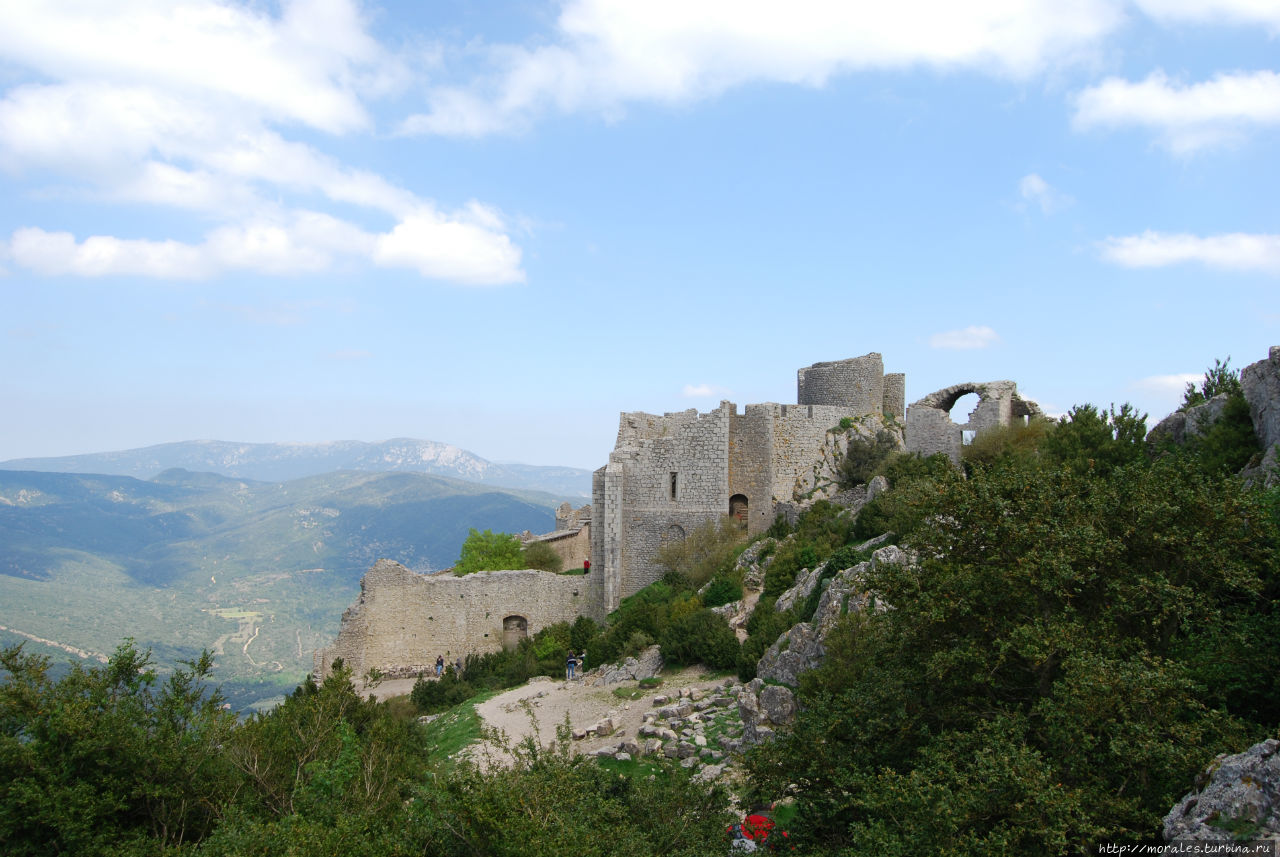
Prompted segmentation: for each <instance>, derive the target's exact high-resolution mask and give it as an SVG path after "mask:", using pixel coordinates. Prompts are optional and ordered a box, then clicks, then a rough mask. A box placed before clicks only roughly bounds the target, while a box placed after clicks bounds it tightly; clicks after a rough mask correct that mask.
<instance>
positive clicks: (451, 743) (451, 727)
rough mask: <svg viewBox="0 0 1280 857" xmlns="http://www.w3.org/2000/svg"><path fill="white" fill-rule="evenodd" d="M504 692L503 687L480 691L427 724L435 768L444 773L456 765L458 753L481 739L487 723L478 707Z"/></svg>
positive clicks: (428, 742)
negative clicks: (482, 718) (484, 725)
mask: <svg viewBox="0 0 1280 857" xmlns="http://www.w3.org/2000/svg"><path fill="white" fill-rule="evenodd" d="M501 692H502V690H501V689H499V690H487V691H485V692H484V693H478V694H476V695H475V696H473V697H471V698H470V699H468V700H467V701H466V702H464V703H461V704H460V705H455V706H454V707H453V708H451V709H450V710H449V711H446V712H445V713H444V714H442V715H440V716H439V717H438V718H436V719H435V720H433V721H431V722H430V723H428V724H427V726H426V741H427V746H428V747H429V748H430V754H431V759H432V763H431V766H430V767H431V768H432V770H435V771H437V772H440V771H447V770H451V769H452V768H454V767H456V766H457V764H458V762H457V759H456V756H457V755H458V753H460V752H462V750H464V749H466V748H467V747H469V746H471V745H472V744H474V743H476V742H477V741H479V740H480V739H481V737H482V736H481V731H482V726H483V724H482V722H481V720H480V715H479V714H478V713H477V712H476V706H477V705H478V704H479V703H481V702H484V701H485V700H487V699H490V698H492V697H494V696H497V695H498V694H499V693H501Z"/></svg>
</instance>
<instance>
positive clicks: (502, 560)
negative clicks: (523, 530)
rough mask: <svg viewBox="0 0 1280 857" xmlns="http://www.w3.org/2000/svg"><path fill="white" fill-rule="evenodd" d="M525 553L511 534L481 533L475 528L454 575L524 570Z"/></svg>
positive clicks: (454, 570)
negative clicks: (514, 569)
mask: <svg viewBox="0 0 1280 857" xmlns="http://www.w3.org/2000/svg"><path fill="white" fill-rule="evenodd" d="M524 567H525V566H524V552H523V551H522V550H521V548H520V540H519V539H518V538H516V537H515V536H513V535H511V534H510V533H495V532H492V531H490V530H485V531H484V532H480V531H479V530H477V529H475V528H474V527H473V528H472V529H471V531H470V532H469V533H468V535H467V540H466V541H465V542H463V543H462V555H461V556H459V557H458V562H457V564H456V565H454V567H453V573H454V574H458V575H462V574H474V573H475V572H477V571H505V570H506V569H513V568H516V569H518V568H524Z"/></svg>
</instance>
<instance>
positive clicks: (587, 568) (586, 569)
mask: <svg viewBox="0 0 1280 857" xmlns="http://www.w3.org/2000/svg"><path fill="white" fill-rule="evenodd" d="M582 573H583V574H590V573H591V560H589V559H584V560H583V561H582Z"/></svg>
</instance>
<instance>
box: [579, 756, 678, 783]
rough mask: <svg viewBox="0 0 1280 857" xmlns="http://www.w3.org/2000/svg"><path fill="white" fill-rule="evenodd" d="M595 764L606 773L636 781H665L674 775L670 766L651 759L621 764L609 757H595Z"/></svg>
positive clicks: (634, 760)
mask: <svg viewBox="0 0 1280 857" xmlns="http://www.w3.org/2000/svg"><path fill="white" fill-rule="evenodd" d="M595 762H596V764H597V765H599V766H600V767H602V768H604V769H605V770H606V771H612V772H614V773H616V774H617V775H618V776H619V777H626V778H628V779H635V778H636V777H649V776H653V777H657V778H658V779H660V780H661V779H663V778H665V777H670V776H671V775H672V773H673V772H672V769H671V766H670V765H664V764H662V763H661V762H656V761H651V760H650V758H641V759H631V760H630V761H628V762H619V761H618V760H617V759H612V758H609V757H608V756H605V757H603V758H602V757H600V756H596V757H595Z"/></svg>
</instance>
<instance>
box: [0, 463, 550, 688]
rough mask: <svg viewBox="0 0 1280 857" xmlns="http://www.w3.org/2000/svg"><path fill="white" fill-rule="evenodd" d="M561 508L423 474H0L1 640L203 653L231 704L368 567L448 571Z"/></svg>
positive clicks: (294, 664) (276, 664)
mask: <svg viewBox="0 0 1280 857" xmlns="http://www.w3.org/2000/svg"><path fill="white" fill-rule="evenodd" d="M414 443H417V442H414ZM169 446H170V447H183V446H187V447H196V448H198V447H200V446H203V445H201V444H189V445H188V444H171V445H169ZM210 446H213V445H210ZM217 446H220V447H224V448H228V449H244V448H245V447H247V446H248V445H236V444H224V445H217ZM261 446H263V447H267V448H268V449H270V448H277V447H278V446H279V445H274V444H270V445H268V444H264V445H261ZM284 448H285V449H287V448H288V447H284ZM155 449H161V448H159V447H153V450H155ZM251 451H252V452H256V453H258V454H262V453H263V452H265V451H264V450H253V449H252V448H251V447H250V448H249V449H248V450H246V451H245V453H244V455H246V456H248V453H249V452H251ZM138 452H139V453H145V452H146V450H140V451H138ZM458 452H461V451H460V450H459V451H458ZM117 455H119V456H121V457H127V455H128V454H126V453H119V454H117ZM462 455H464V456H465V455H466V453H462ZM249 457H251V456H249ZM405 457H406V458H407V453H406V456H405ZM77 458H78V459H81V460H82V462H84V463H85V466H96V465H93V461H94V459H95V457H94V456H77ZM267 459H268V461H269V456H267ZM151 460H153V461H154V460H158V456H154V455H153V457H152V459H151ZM348 460H351V459H348ZM402 460H403V459H402ZM476 460H477V461H479V459H476ZM55 461H56V459H55ZM481 463H484V462H481ZM10 465H12V462H10ZM120 466H125V465H124V464H123V463H122V464H121V465H120ZM138 466H141V465H138ZM200 466H201V467H204V468H207V467H208V460H207V459H205V460H203V461H202V462H201V464H200ZM223 466H225V467H232V466H234V467H237V468H239V467H246V466H247V465H246V464H243V463H231V462H227V463H225V464H224V465H223ZM279 466H280V467H285V466H286V465H285V464H284V463H281V464H280V465H279ZM298 466H303V465H302V464H299V465H298ZM531 469H535V468H531ZM544 469H547V470H554V469H555V468H544ZM565 469H566V470H568V468H565ZM276 472H280V471H276ZM563 497H564V494H563V493H556V494H546V493H538V492H532V491H513V490H509V489H500V488H496V487H491V486H484V485H478V484H476V483H475V482H467V481H462V480H458V479H452V478H444V477H440V476H432V475H427V474H422V473H386V472H383V473H362V472H358V471H353V470H346V471H341V472H334V473H327V474H322V475H316V476H307V477H305V478H302V479H293V480H288V481H283V482H259V481H253V480H249V479H244V478H234V477H227V476H220V475H216V474H213V473H193V472H190V471H187V470H181V469H170V470H166V471H164V472H162V473H160V474H158V475H156V476H155V478H154V479H151V480H146V481H144V480H139V479H136V478H133V477H129V476H120V475H110V474H105V475H104V474H71V473H47V472H34V471H15V470H0V644H8V643H18V642H24V641H25V642H26V643H27V644H28V645H30V646H39V647H41V648H40V649H39V650H40V651H45V652H46V653H48V654H51V655H52V656H53V657H54V660H55V661H61V660H65V659H66V657H67V654H66V653H67V652H74V653H87V654H88V655H89V656H93V655H103V654H109V653H110V652H111V651H112V650H113V649H114V647H115V646H116V645H117V644H118V643H119V642H120V641H121V640H122V639H124V638H125V637H133V638H135V639H136V640H137V642H138V643H139V645H141V646H143V647H150V648H152V649H153V650H154V651H155V653H156V655H157V659H158V660H159V661H161V662H166V663H169V664H172V663H174V662H175V661H176V660H177V659H180V658H191V657H193V656H195V655H196V654H198V653H199V651H200V650H201V649H203V648H206V647H207V648H211V649H213V650H214V652H215V661H216V663H217V665H218V672H217V678H218V679H219V680H220V681H221V682H222V683H223V686H224V690H226V691H228V694H229V696H230V697H231V699H232V701H233V703H235V705H236V707H237V708H241V707H243V706H247V705H251V704H253V703H260V702H262V701H263V700H266V699H270V698H273V697H277V696H278V695H279V694H280V693H283V692H288V691H289V690H292V688H293V687H294V686H295V685H296V684H297V682H298V681H299V680H300V679H301V678H302V676H303V675H305V674H306V673H307V672H308V671H309V670H310V668H311V652H312V651H313V650H314V649H316V648H318V647H319V646H322V645H325V644H327V643H328V642H329V641H330V640H331V639H332V637H333V635H334V634H335V633H337V629H338V620H339V616H340V615H341V613H342V611H343V609H344V608H345V607H346V606H347V605H349V604H350V603H351V602H352V601H353V600H354V598H355V596H356V594H357V593H358V591H359V585H358V584H359V580H360V577H361V576H362V575H363V574H364V572H365V571H366V570H367V569H368V568H369V566H371V565H372V564H373V563H374V562H375V561H376V560H377V559H379V558H382V557H387V558H390V559H395V560H397V561H399V562H402V563H404V564H405V565H408V566H409V567H411V568H415V569H417V570H420V571H428V570H436V569H441V568H446V567H448V566H450V565H452V564H453V563H454V562H455V561H456V560H457V558H458V553H459V550H460V548H461V546H462V542H463V540H464V539H465V538H466V536H467V532H468V530H469V528H471V527H475V528H477V529H482V530H483V529H492V530H494V531H501V532H520V531H522V530H526V529H528V530H533V531H534V532H546V531H548V530H550V529H552V527H553V526H554V515H553V509H554V508H555V506H557V505H558V504H559V502H560V501H561V499H562V498H563Z"/></svg>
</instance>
